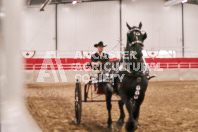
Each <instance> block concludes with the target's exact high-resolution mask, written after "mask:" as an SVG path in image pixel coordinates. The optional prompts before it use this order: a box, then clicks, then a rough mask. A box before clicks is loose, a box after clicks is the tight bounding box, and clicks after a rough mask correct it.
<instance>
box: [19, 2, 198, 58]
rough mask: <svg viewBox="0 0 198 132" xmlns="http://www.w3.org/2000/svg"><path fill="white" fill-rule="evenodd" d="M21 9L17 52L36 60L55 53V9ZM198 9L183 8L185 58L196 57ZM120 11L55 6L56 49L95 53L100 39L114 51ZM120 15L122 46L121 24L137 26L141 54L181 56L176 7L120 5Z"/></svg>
mask: <svg viewBox="0 0 198 132" xmlns="http://www.w3.org/2000/svg"><path fill="white" fill-rule="evenodd" d="M24 8H25V10H24V13H23V24H22V25H23V26H22V27H21V29H22V35H21V36H22V37H21V40H22V45H21V50H24V51H28V50H34V51H36V55H37V53H41V54H42V51H50V50H56V48H55V47H56V46H55V44H56V43H55V39H56V38H55V6H54V5H48V6H47V7H46V9H45V11H44V12H39V8H40V6H38V7H24ZM101 8H102V10H101ZM197 10H198V6H196V5H192V4H184V31H185V34H184V41H185V43H184V44H185V47H184V48H185V57H197V55H198V52H197V49H198V45H197V41H198V40H197V39H198V38H197V37H196V35H197V33H196V32H197V30H198V25H197V24H196V23H197V22H198V17H197V15H198V13H197ZM119 12H120V8H119V2H118V1H108V2H91V3H80V4H76V5H71V4H66V5H61V4H60V5H58V38H57V42H58V49H57V50H59V51H60V50H61V51H68V50H70V51H71V50H94V47H93V44H94V43H97V42H98V41H100V40H102V41H104V43H105V44H107V45H108V47H107V48H106V49H107V50H119V49H120V48H119V46H120V43H119V41H120V14H119ZM121 16H122V17H121V20H122V27H121V29H122V32H121V35H122V39H121V40H122V43H123V45H124V46H125V44H126V33H127V31H128V29H127V27H126V22H128V23H129V24H130V25H131V26H134V25H135V26H138V24H139V22H140V21H141V22H142V23H143V30H145V31H146V32H147V34H148V38H147V40H146V41H145V48H144V49H145V50H151V49H154V50H174V51H176V57H182V8H181V5H180V4H178V5H175V6H171V7H165V6H164V1H162V0H136V1H132V0H123V3H122V15H121ZM41 54H40V57H41V58H42V57H43V56H41ZM43 54H44V53H43ZM43 54H42V55H43ZM67 57H73V56H67Z"/></svg>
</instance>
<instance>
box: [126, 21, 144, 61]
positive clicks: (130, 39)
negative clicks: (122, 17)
mask: <svg viewBox="0 0 198 132" xmlns="http://www.w3.org/2000/svg"><path fill="white" fill-rule="evenodd" d="M127 27H128V29H129V32H128V33H127V46H126V51H127V52H129V53H131V52H134V54H135V58H136V59H137V60H141V59H142V56H143V54H142V50H143V47H144V44H143V42H144V40H145V39H146V38H147V34H146V32H144V31H142V30H141V28H142V23H141V22H140V24H139V27H136V26H134V27H131V26H129V24H128V23H127ZM133 59H134V58H133Z"/></svg>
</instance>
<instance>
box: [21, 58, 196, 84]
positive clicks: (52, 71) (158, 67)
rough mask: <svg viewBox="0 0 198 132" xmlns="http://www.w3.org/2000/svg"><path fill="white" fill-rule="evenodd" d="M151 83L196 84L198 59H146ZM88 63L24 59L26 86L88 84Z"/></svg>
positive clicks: (70, 60)
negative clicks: (32, 84) (35, 84)
mask: <svg viewBox="0 0 198 132" xmlns="http://www.w3.org/2000/svg"><path fill="white" fill-rule="evenodd" d="M146 61H147V63H148V65H149V67H150V76H153V75H154V76H156V77H155V78H154V79H152V81H182V80H198V76H197V75H198V58H155V59H152V58H146ZM87 62H90V59H73V58H61V59H57V58H54V59H49V58H48V59H46V58H45V59H44V58H42V59H41V58H37V59H26V60H25V65H24V66H25V67H24V68H25V70H24V73H25V75H26V77H25V78H26V83H44V82H48V83H66V82H75V81H76V79H77V78H81V79H83V80H85V81H88V80H89V75H91V74H92V72H91V71H90V70H88V68H87V67H86V63H87Z"/></svg>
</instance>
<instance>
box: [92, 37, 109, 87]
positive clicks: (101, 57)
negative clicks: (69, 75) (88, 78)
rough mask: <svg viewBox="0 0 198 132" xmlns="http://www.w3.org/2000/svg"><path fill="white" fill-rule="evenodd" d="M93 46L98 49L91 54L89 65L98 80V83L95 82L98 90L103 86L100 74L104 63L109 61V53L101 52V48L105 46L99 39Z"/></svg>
mask: <svg viewBox="0 0 198 132" xmlns="http://www.w3.org/2000/svg"><path fill="white" fill-rule="evenodd" d="M94 47H95V48H97V49H98V51H97V52H96V53H95V54H93V55H92V56H91V65H92V69H93V70H94V71H93V74H94V75H93V76H94V77H95V78H97V80H98V81H99V83H97V84H95V88H96V89H97V90H98V88H102V86H103V83H102V78H103V77H102V76H101V75H102V74H101V71H103V70H105V69H104V65H105V63H106V62H108V61H109V55H108V54H106V53H103V49H104V47H106V45H104V44H103V42H102V41H100V42H99V43H98V44H95V45H94Z"/></svg>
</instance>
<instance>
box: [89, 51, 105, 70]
mask: <svg viewBox="0 0 198 132" xmlns="http://www.w3.org/2000/svg"><path fill="white" fill-rule="evenodd" d="M98 61H100V62H101V66H102V67H100V66H93V70H100V69H102V70H103V69H104V64H105V63H106V62H108V61H109V55H108V54H105V53H103V54H102V55H101V56H99V55H98V53H95V54H93V55H92V56H91V62H98Z"/></svg>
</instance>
